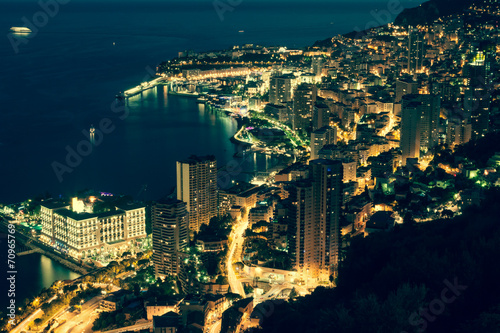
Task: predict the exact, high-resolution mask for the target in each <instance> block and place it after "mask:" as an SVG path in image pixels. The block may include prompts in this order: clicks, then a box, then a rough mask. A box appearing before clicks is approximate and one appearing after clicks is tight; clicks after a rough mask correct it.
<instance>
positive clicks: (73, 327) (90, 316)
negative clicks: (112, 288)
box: [54, 296, 104, 333]
mask: <svg viewBox="0 0 500 333" xmlns="http://www.w3.org/2000/svg"><path fill="white" fill-rule="evenodd" d="M103 298H104V296H96V297H94V298H92V299H91V300H90V301H88V302H86V303H84V304H83V305H82V311H81V313H79V314H77V315H74V314H73V313H69V312H67V313H65V314H64V315H63V316H61V317H60V318H58V320H59V321H62V320H66V322H65V323H64V324H63V325H61V326H59V327H58V328H57V329H55V330H54V332H55V333H76V332H78V333H82V332H84V330H85V331H86V332H92V330H91V329H92V324H93V323H94V320H95V318H96V317H97V313H96V312H95V310H96V309H97V308H98V307H99V303H100V302H101V300H102V299H103Z"/></svg>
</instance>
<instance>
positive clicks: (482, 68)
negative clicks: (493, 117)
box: [464, 52, 491, 139]
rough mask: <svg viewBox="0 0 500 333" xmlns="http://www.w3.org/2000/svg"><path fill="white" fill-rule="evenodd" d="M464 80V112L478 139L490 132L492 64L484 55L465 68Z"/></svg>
mask: <svg viewBox="0 0 500 333" xmlns="http://www.w3.org/2000/svg"><path fill="white" fill-rule="evenodd" d="M464 78H465V86H466V88H465V93H464V110H465V111H466V112H467V113H468V114H469V116H470V119H471V126H472V138H473V139H478V138H481V137H483V136H484V135H485V134H486V133H487V132H488V123H489V117H490V99H491V95H490V94H491V93H490V84H491V82H490V64H489V62H487V61H485V56H484V54H483V53H481V52H479V53H478V54H477V55H476V57H475V58H474V60H473V61H472V62H471V63H470V64H467V65H466V66H465V67H464Z"/></svg>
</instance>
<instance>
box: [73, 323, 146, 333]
mask: <svg viewBox="0 0 500 333" xmlns="http://www.w3.org/2000/svg"><path fill="white" fill-rule="evenodd" d="M151 328H153V321H148V322H146V323H140V324H136V325H132V326H127V327H122V328H117V329H115V330H109V331H105V332H106V333H123V332H133V331H142V330H147V329H151ZM98 332H100V331H96V333H98ZM73 333H75V332H73Z"/></svg>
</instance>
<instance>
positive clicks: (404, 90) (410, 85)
mask: <svg viewBox="0 0 500 333" xmlns="http://www.w3.org/2000/svg"><path fill="white" fill-rule="evenodd" d="M408 94H418V84H417V82H414V81H413V80H412V79H410V78H404V79H400V80H397V81H396V97H395V99H394V102H395V103H399V102H401V99H402V98H403V96H404V95H408Z"/></svg>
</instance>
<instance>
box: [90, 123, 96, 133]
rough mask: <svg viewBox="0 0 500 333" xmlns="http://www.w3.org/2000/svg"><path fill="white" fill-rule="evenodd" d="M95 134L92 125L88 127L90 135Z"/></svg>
mask: <svg viewBox="0 0 500 333" xmlns="http://www.w3.org/2000/svg"><path fill="white" fill-rule="evenodd" d="M94 133H95V127H94V125H90V134H94Z"/></svg>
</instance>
